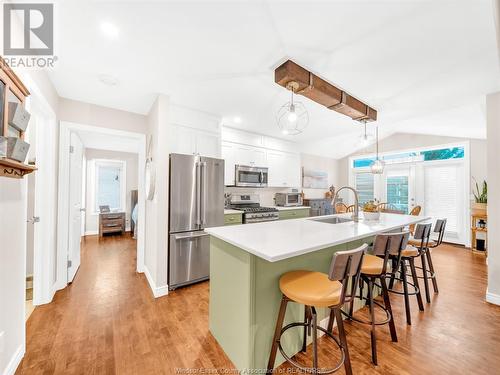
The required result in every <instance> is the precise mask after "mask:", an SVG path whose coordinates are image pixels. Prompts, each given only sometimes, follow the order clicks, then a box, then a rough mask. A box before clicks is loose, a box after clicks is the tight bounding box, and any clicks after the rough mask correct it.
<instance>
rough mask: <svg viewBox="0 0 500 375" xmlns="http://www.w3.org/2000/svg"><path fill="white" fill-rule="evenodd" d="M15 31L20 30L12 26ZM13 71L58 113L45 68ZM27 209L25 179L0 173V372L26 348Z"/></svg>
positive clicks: (13, 364)
mask: <svg viewBox="0 0 500 375" xmlns="http://www.w3.org/2000/svg"><path fill="white" fill-rule="evenodd" d="M14 20H17V19H16V18H14ZM14 24H16V25H17V26H19V25H18V24H17V23H16V21H14ZM14 32H16V33H21V32H22V30H21V28H19V27H15V26H14ZM15 72H16V74H17V75H18V76H19V77H20V78H21V80H22V81H23V82H24V83H25V85H26V86H27V87H28V90H30V91H37V92H39V93H40V94H41V95H42V96H43V97H44V99H45V100H46V101H47V103H48V104H49V106H50V107H51V109H52V110H53V111H54V112H55V113H57V111H58V101H59V100H58V95H57V92H56V90H55V89H54V86H53V85H52V83H51V82H50V80H49V78H48V76H47V74H46V72H44V71H19V70H18V69H15ZM35 86H36V87H35ZM54 147H57V139H55V140H54ZM35 173H36V172H35ZM26 211H27V179H22V180H17V179H11V178H6V177H0V238H2V239H3V244H4V246H0V334H2V333H3V342H4V344H3V350H1V351H0V374H4V373H5V372H6V371H11V372H12V373H13V372H14V370H15V369H16V367H17V365H18V362H19V361H20V360H21V358H22V356H23V355H24V352H25V321H24V309H25V288H26V278H25V272H26V264H25V263H26V229H27V228H26V219H27V215H26Z"/></svg>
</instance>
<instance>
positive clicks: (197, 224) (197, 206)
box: [196, 162, 201, 228]
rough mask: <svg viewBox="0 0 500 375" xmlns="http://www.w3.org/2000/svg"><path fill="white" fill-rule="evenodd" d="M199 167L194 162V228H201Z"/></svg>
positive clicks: (197, 163)
mask: <svg viewBox="0 0 500 375" xmlns="http://www.w3.org/2000/svg"><path fill="white" fill-rule="evenodd" d="M200 175H201V165H200V163H199V162H196V226H197V228H200V227H201V198H200V196H201V176H200Z"/></svg>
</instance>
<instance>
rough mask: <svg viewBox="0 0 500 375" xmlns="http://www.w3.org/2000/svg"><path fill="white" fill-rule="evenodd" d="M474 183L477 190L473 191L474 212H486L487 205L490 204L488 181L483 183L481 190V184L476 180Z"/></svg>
mask: <svg viewBox="0 0 500 375" xmlns="http://www.w3.org/2000/svg"><path fill="white" fill-rule="evenodd" d="M474 182H475V189H474V191H473V194H474V203H473V204H472V208H473V209H474V210H482V211H486V205H487V203H488V184H487V183H486V181H483V183H482V184H481V189H480V188H479V184H478V183H477V181H476V180H475V179H474Z"/></svg>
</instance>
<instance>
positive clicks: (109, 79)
mask: <svg viewBox="0 0 500 375" xmlns="http://www.w3.org/2000/svg"><path fill="white" fill-rule="evenodd" d="M98 78H99V81H101V82H102V83H104V84H105V85H106V86H116V85H117V84H118V78H116V77H113V76H112V75H109V74H99V77H98Z"/></svg>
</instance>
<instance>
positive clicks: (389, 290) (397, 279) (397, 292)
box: [387, 277, 420, 296]
mask: <svg viewBox="0 0 500 375" xmlns="http://www.w3.org/2000/svg"><path fill="white" fill-rule="evenodd" d="M394 280H396V281H400V282H403V279H402V278H400V277H395V278H394ZM406 284H407V285H408V286H411V287H412V288H413V290H412V291H409V292H408V295H409V296H413V295H417V294H418V293H419V292H420V289H419V288H417V286H415V284H413V283H412V282H409V281H406ZM387 291H388V292H390V293H395V294H399V295H402V296H403V295H404V294H405V293H404V292H400V291H399V290H395V289H394V288H393V289H390V288H388V289H387Z"/></svg>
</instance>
